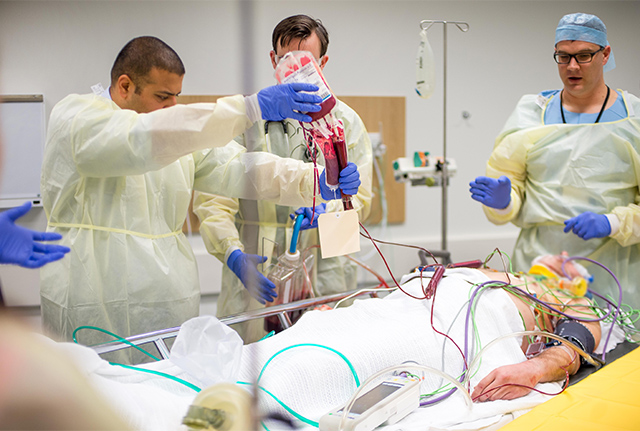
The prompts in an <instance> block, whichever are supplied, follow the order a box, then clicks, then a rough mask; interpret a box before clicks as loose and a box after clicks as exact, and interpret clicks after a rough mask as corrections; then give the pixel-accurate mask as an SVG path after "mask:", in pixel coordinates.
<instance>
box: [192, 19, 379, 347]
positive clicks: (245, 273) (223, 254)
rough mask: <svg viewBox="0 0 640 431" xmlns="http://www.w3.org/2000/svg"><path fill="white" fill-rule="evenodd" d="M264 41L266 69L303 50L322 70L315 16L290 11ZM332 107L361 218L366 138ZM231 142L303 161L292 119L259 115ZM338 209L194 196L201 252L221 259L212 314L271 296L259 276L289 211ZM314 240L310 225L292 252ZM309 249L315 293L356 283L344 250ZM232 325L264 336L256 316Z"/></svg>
mask: <svg viewBox="0 0 640 431" xmlns="http://www.w3.org/2000/svg"><path fill="white" fill-rule="evenodd" d="M272 44H273V50H272V51H271V52H270V57H271V64H272V66H273V68H274V69H275V68H276V66H277V65H278V62H279V61H280V59H281V58H282V57H283V56H284V55H285V54H286V53H288V52H290V51H309V52H311V53H312V54H313V56H314V57H315V58H316V60H317V62H318V65H319V66H320V67H321V68H323V69H324V67H325V66H326V64H327V62H328V61H329V56H328V55H327V48H328V45H329V34H328V32H327V29H326V28H325V26H324V25H323V24H322V22H321V21H320V20H316V19H313V18H311V17H309V16H306V15H295V16H290V17H288V18H285V19H284V20H282V21H281V22H280V23H278V25H276V27H275V29H274V30H273V35H272ZM332 112H333V114H334V115H335V117H336V118H337V119H340V120H342V121H343V123H344V131H345V138H346V143H347V146H348V159H349V162H350V164H351V166H350V167H348V168H346V169H345V170H344V171H343V172H342V174H344V175H346V174H347V172H345V171H347V170H348V169H353V167H355V166H354V164H355V165H357V167H358V171H359V173H360V180H361V182H362V184H361V185H360V188H359V189H357V194H356V193H355V192H354V191H353V190H351V191H347V193H348V194H353V195H354V196H353V204H354V208H355V209H356V210H357V211H358V215H359V217H360V220H361V221H362V220H364V219H365V218H366V217H367V216H368V215H369V212H370V209H371V184H372V152H371V142H370V140H369V135H368V134H367V130H366V129H365V126H364V123H363V122H362V120H361V119H360V117H359V116H358V114H356V112H355V111H354V110H353V109H351V108H350V107H349V106H347V105H346V104H345V103H343V102H341V101H339V100H338V101H337V104H336V107H335V108H334V109H333V111H332ZM236 140H237V141H238V142H239V143H241V144H242V145H243V146H245V147H246V148H247V151H249V152H270V153H273V154H277V155H279V156H282V157H292V158H294V159H298V160H303V161H306V162H309V161H311V156H310V154H309V152H308V150H307V142H306V141H305V136H304V132H303V130H302V126H301V125H300V123H299V122H298V121H294V120H285V121H266V122H265V121H259V122H258V123H256V124H254V125H253V126H252V127H251V128H250V129H248V130H247V131H246V132H245V133H244V134H243V135H242V136H239V137H238V138H236ZM317 159H318V164H321V165H322V164H324V157H323V155H322V153H321V152H318V153H317ZM320 185H321V186H323V185H324V179H321V180H320ZM343 191H345V190H344V189H343ZM325 192H328V190H326V191H325ZM341 210H342V203H341V202H340V200H335V201H332V202H330V203H327V204H324V203H321V204H320V205H318V206H316V207H315V214H314V215H312V214H313V213H314V211H312V208H296V207H290V206H289V205H277V204H274V203H273V202H268V201H266V200H261V201H247V200H243V199H240V200H238V199H232V198H227V197H222V196H210V195H205V194H196V199H195V201H194V212H195V213H196V214H197V215H198V217H199V219H200V221H201V226H200V233H201V234H202V238H203V240H204V242H205V245H206V247H207V250H208V251H209V253H211V254H213V255H214V256H216V257H217V258H218V259H219V260H220V261H221V262H223V263H226V265H225V266H224V268H223V271H222V291H221V294H220V298H219V300H218V308H217V315H218V316H227V315H231V314H235V313H240V312H243V311H246V310H252V309H256V308H260V307H262V306H263V304H264V303H265V302H269V301H271V300H272V297H273V294H272V292H273V289H274V287H275V286H274V284H273V283H272V282H271V281H270V280H268V279H267V278H266V277H265V275H266V273H267V272H268V269H269V267H270V264H271V263H276V262H277V257H278V255H279V254H280V253H283V252H284V250H285V249H287V248H288V247H289V244H290V242H291V232H292V226H293V224H292V222H291V217H290V215H291V214H292V213H294V212H295V214H304V215H305V220H304V221H303V225H302V227H303V229H310V228H316V227H317V218H318V216H319V214H321V213H324V212H334V211H341ZM295 214H293V215H294V216H295ZM312 216H313V220H311V217H312ZM276 244H277V246H276ZM315 244H318V234H317V229H312V230H306V231H305V232H302V233H301V235H300V242H299V243H298V248H299V249H300V250H305V249H306V248H307V247H309V246H311V245H315ZM313 253H314V254H315V255H316V258H315V265H314V273H313V274H312V275H311V276H312V284H313V286H314V288H315V293H316V295H327V294H331V293H337V292H344V291H347V290H352V289H355V288H356V287H357V267H356V265H355V264H354V263H353V262H352V261H350V260H348V259H347V258H346V257H344V256H341V257H333V258H328V259H320V255H319V253H317V249H316V250H313ZM259 264H260V266H258V265H259ZM247 279H252V280H257V283H249V282H247V281H246V280H247ZM234 329H235V330H237V331H238V332H239V334H240V335H241V336H242V337H243V339H244V341H245V342H251V341H256V340H258V339H260V338H262V336H264V335H265V334H266V332H265V331H264V329H263V320H262V319H255V320H252V321H250V322H245V323H243V324H240V325H235V326H234Z"/></svg>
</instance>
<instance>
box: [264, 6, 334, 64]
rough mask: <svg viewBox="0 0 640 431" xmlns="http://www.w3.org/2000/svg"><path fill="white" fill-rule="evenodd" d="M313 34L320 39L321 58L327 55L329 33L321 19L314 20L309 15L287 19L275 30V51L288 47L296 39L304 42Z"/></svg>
mask: <svg viewBox="0 0 640 431" xmlns="http://www.w3.org/2000/svg"><path fill="white" fill-rule="evenodd" d="M312 32H315V34H316V35H317V36H318V39H320V57H322V56H323V55H325V54H326V53H327V48H328V47H329V32H327V29H326V28H325V27H324V25H323V24H322V21H320V20H319V19H313V18H311V17H310V16H307V15H293V16H290V17H289V18H285V19H283V20H282V21H280V22H279V23H278V25H277V26H276V28H274V29H273V35H272V36H271V42H272V44H273V50H274V51H276V52H277V51H278V42H279V43H280V46H286V45H288V44H289V43H290V42H291V41H292V40H294V39H301V40H304V39H306V38H308V37H309V36H311V34H312Z"/></svg>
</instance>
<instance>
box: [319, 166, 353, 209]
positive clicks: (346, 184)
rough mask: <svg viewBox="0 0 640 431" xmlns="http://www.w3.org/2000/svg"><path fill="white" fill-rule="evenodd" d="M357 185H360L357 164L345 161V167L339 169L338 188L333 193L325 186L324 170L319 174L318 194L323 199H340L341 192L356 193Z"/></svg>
mask: <svg viewBox="0 0 640 431" xmlns="http://www.w3.org/2000/svg"><path fill="white" fill-rule="evenodd" d="M358 187H360V172H358V166H357V165H356V164H355V163H351V162H349V163H347V167H346V168H344V169H343V170H342V171H340V177H339V178H338V190H336V191H335V193H334V192H333V191H332V190H331V189H330V188H329V186H327V182H326V180H325V173H324V171H322V173H321V174H320V195H321V196H322V199H324V200H327V201H329V200H332V199H341V198H342V194H345V195H351V196H353V195H356V194H358ZM340 191H341V192H340Z"/></svg>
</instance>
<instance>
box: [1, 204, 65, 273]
mask: <svg viewBox="0 0 640 431" xmlns="http://www.w3.org/2000/svg"><path fill="white" fill-rule="evenodd" d="M30 209H31V202H26V203H24V204H23V205H22V206H19V207H16V208H11V209H9V210H6V211H5V212H3V213H2V214H0V263H13V264H15V265H20V266H23V267H25V268H40V267H41V266H44V265H46V264H47V263H49V262H53V261H56V260H58V259H62V258H63V257H64V255H65V253H69V251H70V250H71V249H70V248H69V247H65V246H63V245H55V244H42V243H40V242H39V241H57V240H59V239H62V235H60V234H59V233H54V232H36V231H33V230H30V229H26V228H24V227H21V226H18V225H16V224H15V221H16V220H17V219H19V218H20V217H22V216H23V215H25V214H26V213H28V212H29V210H30Z"/></svg>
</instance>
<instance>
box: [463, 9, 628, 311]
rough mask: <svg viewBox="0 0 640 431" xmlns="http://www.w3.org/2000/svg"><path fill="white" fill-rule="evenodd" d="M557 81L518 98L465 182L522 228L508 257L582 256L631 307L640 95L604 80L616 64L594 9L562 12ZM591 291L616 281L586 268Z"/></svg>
mask: <svg viewBox="0 0 640 431" xmlns="http://www.w3.org/2000/svg"><path fill="white" fill-rule="evenodd" d="M553 58H554V59H555V61H556V63H557V64H558V66H557V67H558V73H559V74H560V79H561V80H562V83H563V84H564V87H563V89H562V90H554V91H546V92H542V93H540V94H538V95H525V96H523V97H522V99H521V100H520V102H519V103H518V106H517V107H516V110H515V112H514V113H513V114H512V115H511V117H510V118H509V120H508V121H507V124H506V125H505V127H504V129H503V130H502V132H501V133H500V135H499V136H498V138H497V140H496V144H495V147H494V150H493V153H492V154H491V158H490V159H489V162H488V163H487V176H486V177H478V178H476V179H475V180H474V181H472V182H471V183H470V184H469V185H470V191H471V197H472V198H473V199H475V200H477V201H478V202H481V203H482V204H483V210H484V212H485V214H486V216H487V218H488V219H489V220H490V221H491V222H493V223H495V224H504V223H507V222H513V223H514V224H515V225H517V226H519V227H521V228H522V230H521V232H520V236H519V238H518V241H517V242H516V246H515V251H514V256H513V257H514V259H513V263H514V265H515V268H516V269H517V270H526V269H527V268H529V267H530V265H531V262H532V260H533V259H534V258H535V257H536V256H540V255H547V254H557V253H558V252H559V251H561V250H566V251H567V252H568V253H569V255H571V256H575V255H579V256H588V257H592V258H593V259H596V260H598V261H600V262H602V263H604V264H605V265H606V266H607V267H609V268H610V269H611V270H612V271H613V273H614V274H615V275H616V276H617V277H618V279H619V280H620V282H621V284H622V289H623V297H622V299H623V301H624V302H626V303H628V304H630V305H632V306H633V307H634V308H640V289H637V288H636V287H635V286H636V285H637V280H638V279H640V246H639V245H638V244H639V243H640V206H638V204H639V203H640V192H639V184H640V154H639V150H640V118H639V117H638V113H640V99H638V98H637V97H635V96H633V95H631V94H628V93H627V92H625V91H622V90H615V89H612V88H610V87H609V86H608V85H606V84H605V81H604V72H606V71H607V70H611V69H613V68H614V67H615V63H614V59H613V54H612V52H611V46H609V42H608V41H607V29H606V27H605V25H604V23H603V22H602V21H601V20H600V19H599V18H598V17H596V16H594V15H589V14H584V13H574V14H570V15H565V16H564V17H562V19H561V20H560V23H559V24H558V27H557V29H556V37H555V52H554V55H553ZM594 273H595V277H596V281H597V282H598V286H607V287H606V288H603V290H601V289H599V292H600V293H603V294H612V295H613V298H615V299H616V300H617V299H618V296H619V293H618V287H617V285H616V284H615V283H614V281H613V279H612V278H611V277H610V276H609V275H608V274H605V273H604V272H600V271H594Z"/></svg>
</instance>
